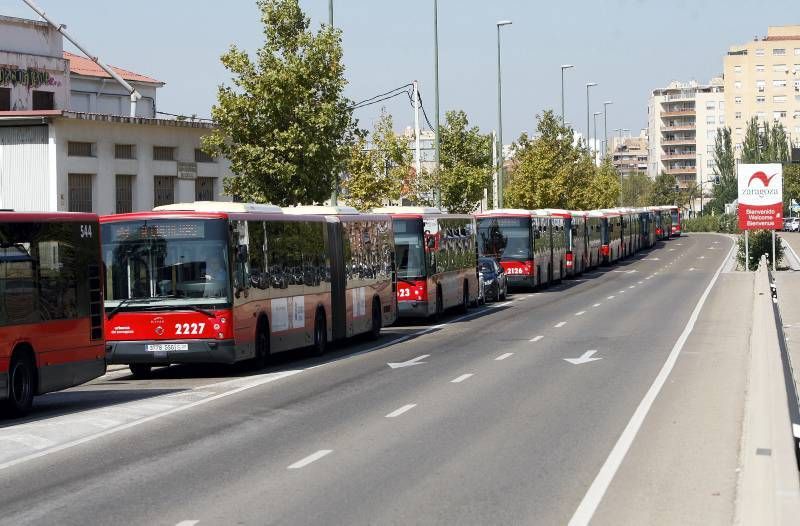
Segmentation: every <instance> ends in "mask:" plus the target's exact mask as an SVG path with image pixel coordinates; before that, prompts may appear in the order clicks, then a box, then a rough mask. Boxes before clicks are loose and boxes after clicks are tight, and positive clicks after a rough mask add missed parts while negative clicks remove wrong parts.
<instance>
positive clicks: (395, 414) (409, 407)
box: [386, 375, 472, 418]
mask: <svg viewBox="0 0 800 526" xmlns="http://www.w3.org/2000/svg"><path fill="white" fill-rule="evenodd" d="M469 376H472V375H469ZM459 378H460V377H459ZM456 379H458V378H456ZM415 407H417V404H406V405H404V406H403V407H400V408H398V409H395V410H394V411H392V412H391V413H389V414H388V415H386V418H397V417H398V416H400V415H402V414H403V413H405V412H408V411H411V410H412V409H414V408H415Z"/></svg>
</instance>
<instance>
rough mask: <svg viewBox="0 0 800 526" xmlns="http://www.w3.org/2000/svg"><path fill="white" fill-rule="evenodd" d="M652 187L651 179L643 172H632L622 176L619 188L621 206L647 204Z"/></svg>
mask: <svg viewBox="0 0 800 526" xmlns="http://www.w3.org/2000/svg"><path fill="white" fill-rule="evenodd" d="M652 187H653V180H652V179H650V178H649V177H647V175H646V174H643V173H638V172H637V173H633V174H630V175H628V176H627V177H623V179H622V186H621V188H620V193H621V200H620V201H621V203H622V206H634V207H638V206H647V205H648V204H650V203H649V201H648V198H649V197H650V192H651V189H652Z"/></svg>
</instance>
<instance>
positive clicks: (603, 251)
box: [600, 245, 609, 256]
mask: <svg viewBox="0 0 800 526" xmlns="http://www.w3.org/2000/svg"><path fill="white" fill-rule="evenodd" d="M608 254H609V250H608V245H603V246H601V247H600V255H602V256H608Z"/></svg>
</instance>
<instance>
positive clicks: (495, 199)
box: [492, 130, 500, 209]
mask: <svg viewBox="0 0 800 526" xmlns="http://www.w3.org/2000/svg"><path fill="white" fill-rule="evenodd" d="M492 166H494V172H493V173H492V208H494V209H497V208H500V207H499V206H498V205H497V203H498V196H497V188H498V185H497V182H498V177H497V132H496V131H495V130H492Z"/></svg>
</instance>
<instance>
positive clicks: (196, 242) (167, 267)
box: [102, 219, 231, 308]
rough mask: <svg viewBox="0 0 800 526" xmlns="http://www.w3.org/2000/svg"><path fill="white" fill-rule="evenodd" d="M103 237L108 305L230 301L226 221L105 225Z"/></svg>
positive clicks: (158, 220) (155, 221) (127, 222)
mask: <svg viewBox="0 0 800 526" xmlns="http://www.w3.org/2000/svg"><path fill="white" fill-rule="evenodd" d="M102 239H103V263H104V264H105V270H106V302H105V304H106V307H107V308H116V307H119V306H120V305H121V304H122V303H123V302H124V305H133V304H136V305H139V306H141V305H154V304H157V305H174V306H181V305H226V304H229V303H230V302H231V299H230V298H231V293H230V288H231V287H230V278H229V272H228V257H227V253H228V250H227V246H228V243H227V229H226V222H225V221H224V220H221V219H214V220H196V219H148V220H139V221H124V222H113V223H105V224H104V225H103V226H102Z"/></svg>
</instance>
